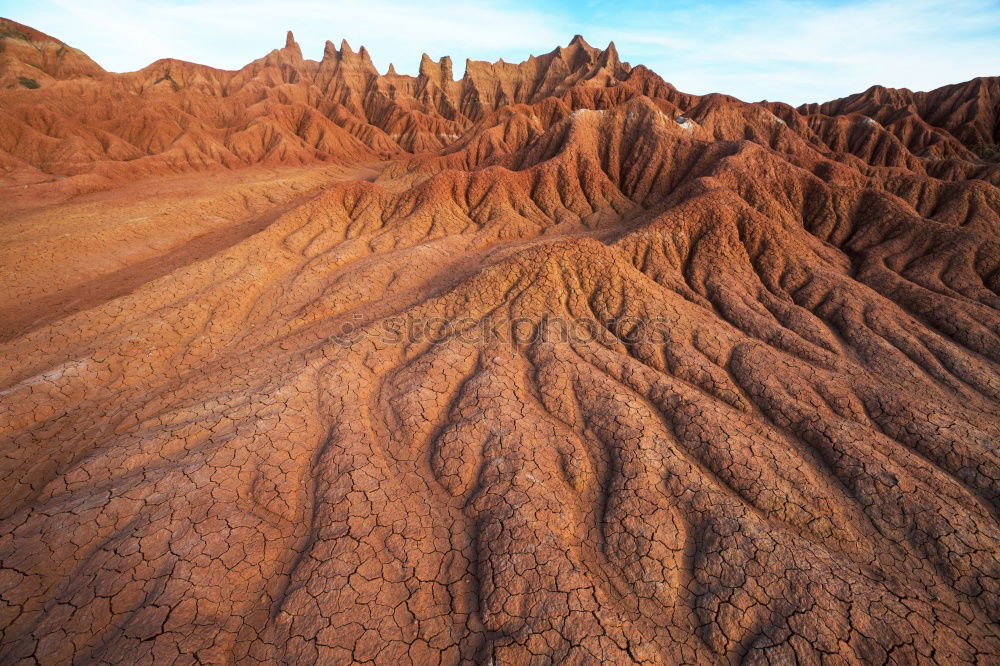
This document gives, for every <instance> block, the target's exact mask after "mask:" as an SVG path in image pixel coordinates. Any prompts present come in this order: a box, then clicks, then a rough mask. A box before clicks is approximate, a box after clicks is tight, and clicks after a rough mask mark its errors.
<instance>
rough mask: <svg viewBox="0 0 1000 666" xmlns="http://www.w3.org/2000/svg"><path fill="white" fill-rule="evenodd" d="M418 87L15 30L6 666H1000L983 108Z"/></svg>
mask: <svg viewBox="0 0 1000 666" xmlns="http://www.w3.org/2000/svg"><path fill="white" fill-rule="evenodd" d="M28 70H31V71H33V72H34V75H33V77H32V78H33V79H34V80H35V82H36V83H37V84H38V87H28V86H25V85H23V84H21V83H20V80H19V78H18V77H25V76H27V75H26V74H25V73H24V72H27V71H28ZM419 72H420V73H419V76H416V77H409V76H402V75H398V74H396V73H395V71H394V70H390V72H389V73H387V74H384V75H382V74H379V72H377V71H376V70H375V68H374V66H373V65H372V62H371V58H370V56H369V55H368V53H367V51H366V50H365V49H364V48H360V49H359V50H358V51H354V50H353V49H352V48H351V47H350V46H349V45H348V44H347V43H346V42H344V43H343V44H342V45H341V46H340V47H339V48H337V47H335V46H334V45H333V44H332V43H329V42H328V43H327V46H326V49H325V53H324V56H323V59H322V61H320V62H315V61H310V60H304V59H303V58H302V55H301V51H300V50H299V47H298V45H297V44H296V43H295V41H294V39H293V38H292V36H291V35H289V36H288V39H287V42H286V45H285V47H284V48H281V49H277V50H275V51H272V52H271V53H270V54H268V55H267V56H265V57H264V58H262V59H260V60H257V61H255V62H253V63H250V64H249V65H247V66H246V67H244V68H243V69H241V70H239V71H221V70H215V69H211V68H208V67H204V66H200V65H194V64H191V63H186V62H180V61H175V60H164V61H159V62H156V63H154V64H152V65H150V66H149V67H147V68H145V69H143V70H140V71H138V72H133V73H127V74H111V73H107V72H104V71H103V70H102V69H101V68H100V67H99V66H97V65H96V64H95V63H93V61H91V60H90V59H89V58H87V57H86V56H85V55H84V54H82V53H80V52H79V51H75V50H72V49H71V48H70V47H68V46H66V45H64V44H62V43H61V42H59V41H58V40H56V39H54V38H52V37H48V36H46V35H43V34H41V33H38V32H37V31H34V30H31V29H30V28H27V27H25V26H19V25H18V24H15V23H12V22H9V21H4V22H3V23H2V24H0V75H2V78H0V81H2V82H3V85H4V86H7V85H13V86H14V87H12V88H8V87H2V88H0V231H2V233H0V267H2V269H3V270H0V287H2V288H0V340H2V342H0V519H2V522H0V662H2V663H5V664H6V663H11V664H16V663H25V664H27V663H39V662H40V663H81V664H83V663H108V662H110V663H120V664H138V663H151V662H155V663H157V664H159V663H164V664H167V663H193V662H199V661H200V662H209V663H240V664H243V663H257V662H263V663H289V664H291V663H294V664H302V663H328V664H340V663H378V664H401V663H419V664H455V663H469V662H471V663H495V664H501V663H502V664H535V663H538V664H543V663H599V662H606V663H625V664H627V663H639V664H678V663H706V664H707V663H736V662H742V661H746V662H749V663H797V662H801V663H845V662H860V663H886V662H889V663H914V662H917V663H992V662H995V661H997V660H1000V638H998V632H997V626H998V622H1000V525H998V511H1000V453H998V452H1000V187H998V183H1000V166H998V164H997V163H996V162H993V161H990V160H991V159H992V155H993V153H990V152H989V150H985V149H984V148H983V146H987V147H988V146H990V145H994V144H996V143H997V142H998V136H997V131H998V126H997V105H998V100H1000V79H996V78H994V79H977V80H974V81H970V82H968V83H964V84H959V85H955V86H949V87H946V88H942V89H940V90H937V91H933V92H931V93H911V92H909V91H905V90H902V91H901V90H887V89H884V88H873V89H871V90H869V91H866V92H865V93H863V94H861V95H857V96H854V97H850V98H846V99H843V100H837V101H834V102H829V103H826V104H822V105H808V106H803V107H800V108H798V109H794V108H792V107H790V106H787V105H784V104H778V103H759V104H747V103H744V102H741V101H739V100H737V99H734V98H732V97H727V96H723V95H709V96H705V97H697V96H693V95H687V94H683V93H680V92H678V91H677V90H676V89H674V88H673V87H672V86H671V85H669V84H668V83H666V82H664V81H663V80H662V79H661V78H660V77H659V76H657V75H656V74H654V73H653V72H651V71H649V70H648V69H646V68H644V67H642V66H636V67H632V66H630V65H628V64H626V63H622V62H621V61H620V60H619V57H618V55H617V52H616V51H615V48H614V46H613V45H610V46H609V47H608V48H607V49H603V50H601V49H595V48H592V47H591V46H589V45H588V44H587V43H586V42H585V41H584V40H583V39H582V38H575V39H574V40H573V41H572V42H571V43H570V44H569V45H568V46H566V47H561V48H558V49H556V50H554V51H552V52H550V53H548V54H545V55H543V56H539V57H533V58H531V59H529V60H527V61H525V62H523V63H520V64H517V65H514V64H509V63H504V62H498V63H481V62H470V63H467V65H466V71H465V75H464V77H463V78H462V79H459V80H455V79H454V76H453V66H452V63H451V61H450V59H447V58H445V59H442V60H440V61H433V60H431V59H430V58H428V57H426V56H425V57H424V59H423V60H422V61H421V64H420V69H419Z"/></svg>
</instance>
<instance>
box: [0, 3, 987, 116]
mask: <svg viewBox="0 0 1000 666" xmlns="http://www.w3.org/2000/svg"><path fill="white" fill-rule="evenodd" d="M0 15H2V16H5V17H7V18H11V19H14V20H15V21H20V22H22V23H26V24H28V25H30V26H32V27H35V28H38V29H39V30H42V31H43V32H47V33H49V34H51V35H53V36H55V37H58V38H59V39H62V40H63V41H65V42H67V43H69V44H70V45H72V46H75V47H77V48H80V49H83V50H84V51H86V52H87V53H88V54H89V55H90V56H91V57H93V58H94V59H95V60H96V61H97V62H98V63H100V64H101V65H103V66H104V67H105V68H107V69H110V70H113V71H128V70H134V69H139V68H141V67H143V66H145V65H147V64H149V63H150V62H152V61H154V60H156V59H158V58H163V57H176V58H181V59H184V60H192V61H195V62H200V63H204V64H207V65H212V66H215V67H223V68H231V69H235V68H238V67H240V66H242V65H244V64H246V63H247V62H249V61H250V60H252V59H254V58H257V57H260V56H261V55H263V54H264V53H266V52H267V51H268V50H270V49H271V48H275V47H278V46H281V45H282V44H283V43H284V34H285V30H288V29H290V30H293V31H294V32H295V36H296V39H297V41H298V42H299V44H300V45H301V46H302V50H303V53H304V54H305V56H306V57H307V58H314V59H319V57H320V56H321V54H322V51H323V42H324V41H325V40H326V39H330V40H332V41H333V42H334V43H337V44H339V43H340V40H341V39H343V38H346V39H347V40H348V41H349V42H350V43H351V45H352V46H354V47H355V48H357V47H358V46H360V45H361V44H364V45H365V46H367V47H368V49H369V51H370V52H371V54H372V58H373V60H374V61H375V64H376V65H377V66H378V67H379V68H380V69H381V70H383V71H384V69H385V68H386V67H387V66H388V64H389V63H390V62H392V63H394V64H395V65H396V69H397V70H398V71H400V72H401V73H409V74H413V73H416V68H417V64H418V62H419V59H420V54H421V53H422V52H423V51H427V52H428V53H429V54H430V55H431V56H433V57H435V58H437V57H439V56H442V55H451V56H452V58H453V60H454V61H455V74H456V76H460V75H461V74H462V71H463V67H464V61H465V58H473V59H478V60H495V59H497V58H503V59H505V60H508V61H514V62H518V61H520V60H523V59H524V58H525V57H527V56H528V55H529V54H530V53H542V52H545V51H549V50H551V49H552V48H553V47H555V46H556V45H558V44H566V43H567V42H568V41H569V40H570V38H571V37H572V36H573V35H574V34H576V33H580V34H582V35H583V36H584V37H585V38H586V39H587V41H589V42H590V43H591V44H593V45H595V46H602V47H603V46H605V45H606V44H607V43H608V42H609V41H611V40H614V42H615V44H616V46H617V47H618V51H619V53H620V54H621V56H622V58H623V59H624V60H628V61H630V62H632V63H633V64H638V63H642V64H645V65H647V66H649V67H651V68H652V69H654V70H655V71H657V72H658V73H659V74H660V75H662V76H663V77H664V78H665V79H666V80H668V81H670V82H671V83H673V84H674V85H676V86H677V87H678V88H680V89H681V90H683V91H686V92H691V93H698V94H703V93H707V92H725V93H728V94H732V95H736V96H737V97H740V98H742V99H746V100H749V101H756V100H759V99H770V100H781V101H786V102H790V103H793V104H798V103H801V102H806V101H823V100H827V99H833V98H836V97H842V96H844V95H848V94H851V93H854V92H858V91H861V90H864V89H865V88H867V87H868V86H870V85H872V84H875V83H880V84H883V85H887V86H891V87H908V88H912V89H916V90H928V89H931V88H935V87H937V86H940V85H944V84H946V83H956V82H959V81H964V80H967V79H970V78H972V77H974V76H984V75H1000V0H951V1H947V0H854V1H851V2H810V1H806V2H792V1H789V0H730V1H724V0H713V1H710V2H693V1H691V2H633V1H631V0H625V1H623V2H586V1H584V2H570V1H568V0H566V1H564V0H556V1H554V2H538V1H536V2H526V1H498V2H480V3H468V2H465V3H452V2H441V1H440V0H421V1H420V2H404V1H402V0H340V1H329V0H328V1H321V0H282V1H280V2H276V1H274V0H205V1H200V2H199V1H195V0H147V1H144V2H140V1H131V2H130V1H126V0H0Z"/></svg>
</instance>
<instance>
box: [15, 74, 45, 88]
mask: <svg viewBox="0 0 1000 666" xmlns="http://www.w3.org/2000/svg"><path fill="white" fill-rule="evenodd" d="M17 80H18V81H19V82H20V83H21V85H22V86H24V87H25V88H31V89H32V90H34V89H35V88H40V87H41V84H40V83H39V82H38V81H36V80H34V79H29V78H28V77H27V76H19V77H17Z"/></svg>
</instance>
